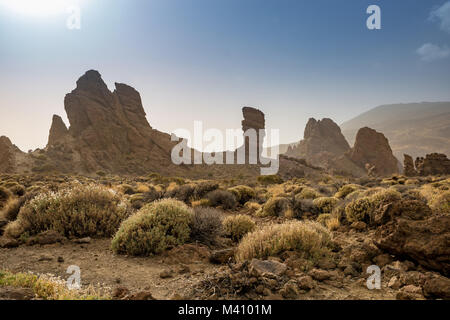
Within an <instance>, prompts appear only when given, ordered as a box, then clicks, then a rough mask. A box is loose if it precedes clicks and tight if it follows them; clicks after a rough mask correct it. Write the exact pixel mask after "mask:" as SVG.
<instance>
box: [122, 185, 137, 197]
mask: <svg viewBox="0 0 450 320" xmlns="http://www.w3.org/2000/svg"><path fill="white" fill-rule="evenodd" d="M119 190H120V191H121V192H122V193H123V194H130V195H131V194H135V193H136V190H134V188H133V187H132V186H130V185H129V184H122V185H120V187H119Z"/></svg>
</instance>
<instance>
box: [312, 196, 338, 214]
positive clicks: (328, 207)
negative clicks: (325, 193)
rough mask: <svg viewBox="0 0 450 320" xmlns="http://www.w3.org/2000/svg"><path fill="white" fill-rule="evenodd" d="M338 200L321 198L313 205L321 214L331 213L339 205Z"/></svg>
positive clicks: (315, 200)
mask: <svg viewBox="0 0 450 320" xmlns="http://www.w3.org/2000/svg"><path fill="white" fill-rule="evenodd" d="M337 202H338V201H337V199H336V198H331V197H320V198H316V199H314V200H313V204H314V205H315V206H316V208H317V209H318V210H319V212H320V213H331V211H333V209H334V207H335V206H336V204H337Z"/></svg>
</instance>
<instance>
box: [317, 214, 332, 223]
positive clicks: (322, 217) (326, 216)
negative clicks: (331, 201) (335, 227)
mask: <svg viewBox="0 0 450 320" xmlns="http://www.w3.org/2000/svg"><path fill="white" fill-rule="evenodd" d="M330 219H331V214H329V213H322V214H321V215H319V216H318V217H317V220H316V221H317V222H318V223H320V224H321V225H323V226H326V222H327V221H328V220H330Z"/></svg>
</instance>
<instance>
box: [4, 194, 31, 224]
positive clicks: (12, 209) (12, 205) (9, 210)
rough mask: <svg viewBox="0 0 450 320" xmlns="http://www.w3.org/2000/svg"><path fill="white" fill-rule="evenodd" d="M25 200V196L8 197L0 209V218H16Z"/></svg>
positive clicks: (10, 219) (9, 219)
mask: <svg viewBox="0 0 450 320" xmlns="http://www.w3.org/2000/svg"><path fill="white" fill-rule="evenodd" d="M24 202H25V198H23V197H22V198H10V199H9V200H8V202H6V204H5V206H4V207H3V209H1V210H0V218H4V219H6V220H8V221H13V220H16V218H17V215H18V214H19V210H20V208H21V207H22V205H23V204H24Z"/></svg>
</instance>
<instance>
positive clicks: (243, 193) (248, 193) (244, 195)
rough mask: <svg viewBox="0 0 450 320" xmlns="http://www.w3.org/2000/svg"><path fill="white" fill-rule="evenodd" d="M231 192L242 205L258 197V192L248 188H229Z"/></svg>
mask: <svg viewBox="0 0 450 320" xmlns="http://www.w3.org/2000/svg"><path fill="white" fill-rule="evenodd" d="M228 191H230V192H231V193H232V194H233V195H234V196H235V197H236V200H237V201H238V202H239V203H240V204H241V205H243V204H245V203H246V202H247V201H249V200H251V199H254V198H255V197H256V192H255V190H253V188H250V187H248V186H235V187H232V188H229V189H228Z"/></svg>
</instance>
